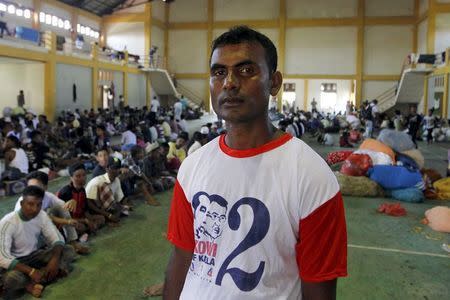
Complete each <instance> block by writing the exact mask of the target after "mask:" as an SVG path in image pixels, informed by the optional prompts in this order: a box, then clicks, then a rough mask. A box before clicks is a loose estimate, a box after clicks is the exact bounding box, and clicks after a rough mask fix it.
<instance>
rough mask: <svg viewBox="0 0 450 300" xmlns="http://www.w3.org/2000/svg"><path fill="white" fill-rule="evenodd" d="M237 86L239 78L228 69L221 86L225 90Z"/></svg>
mask: <svg viewBox="0 0 450 300" xmlns="http://www.w3.org/2000/svg"><path fill="white" fill-rule="evenodd" d="M238 87H239V80H238V78H237V76H236V75H235V74H234V72H233V71H229V72H228V74H227V77H225V81H224V83H223V88H224V89H225V90H232V89H236V88H238Z"/></svg>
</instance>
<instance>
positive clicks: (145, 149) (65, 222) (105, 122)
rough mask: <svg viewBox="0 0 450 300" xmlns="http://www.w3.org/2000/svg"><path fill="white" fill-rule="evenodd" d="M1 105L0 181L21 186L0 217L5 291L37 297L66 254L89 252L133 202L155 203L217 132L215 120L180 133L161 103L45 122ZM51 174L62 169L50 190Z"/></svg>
mask: <svg viewBox="0 0 450 300" xmlns="http://www.w3.org/2000/svg"><path fill="white" fill-rule="evenodd" d="M3 113H4V114H3V118H1V119H0V129H1V143H0V144H1V149H0V150H1V151H0V156H2V157H3V158H4V160H5V165H6V169H5V171H4V172H3V174H2V183H3V181H4V180H15V179H19V178H23V179H24V180H25V181H26V185H27V187H26V188H25V190H24V192H23V193H22V195H20V197H19V196H17V197H18V200H17V203H16V206H15V209H14V212H11V213H9V214H7V215H6V216H3V218H2V220H1V221H0V232H1V234H0V243H1V244H0V247H1V248H2V249H3V251H0V272H1V273H2V285H3V290H4V294H3V295H4V296H5V297H6V298H11V297H15V295H20V293H21V292H24V291H26V292H29V293H30V294H32V295H33V296H36V297H38V296H40V295H41V293H42V291H43V290H44V288H45V286H46V285H47V284H49V283H51V282H53V281H55V280H57V279H58V278H61V277H64V276H67V275H68V273H69V272H70V270H71V269H72V267H71V266H70V265H71V262H72V260H73V259H74V257H75V253H77V254H79V255H88V254H89V253H90V251H91V249H90V247H89V246H87V243H86V241H87V240H88V239H89V238H90V236H92V235H93V234H96V232H97V231H98V230H100V229H101V228H102V227H104V226H109V227H116V226H120V224H121V219H122V218H124V217H126V216H130V215H132V214H133V209H134V207H135V206H134V204H133V202H135V201H136V200H138V199H142V198H143V200H144V201H145V203H147V204H149V205H154V206H157V205H160V202H159V201H158V200H157V193H158V192H163V191H167V190H170V189H171V188H173V186H174V184H175V178H176V174H177V170H178V168H179V166H180V165H181V162H182V161H183V160H184V159H185V158H186V156H187V155H192V154H193V153H194V152H195V151H196V150H198V149H199V148H200V147H201V146H202V145H204V144H205V143H207V142H208V141H210V140H212V139H214V138H216V137H217V136H218V135H219V134H220V133H221V132H223V128H222V124H221V123H217V124H216V123H214V124H213V123H208V124H205V125H204V126H203V127H201V128H200V129H199V131H196V132H195V133H194V134H193V136H192V138H190V137H189V134H188V132H186V123H185V118H184V114H182V115H181V116H180V120H178V119H177V118H174V117H173V112H172V111H171V110H164V109H161V108H158V109H157V110H149V109H147V107H143V108H142V109H133V108H130V107H124V108H123V109H121V110H115V111H111V110H108V109H105V110H104V109H99V110H98V111H94V110H93V109H92V110H85V111H80V110H75V111H73V112H71V111H63V112H61V114H60V115H59V116H58V117H57V118H56V120H55V121H54V122H49V121H48V120H47V118H46V117H45V116H44V115H40V116H36V115H35V114H34V113H33V111H26V110H24V111H20V113H14V110H13V109H8V108H7V109H5V110H4V112H3ZM183 113H184V112H183ZM58 173H59V175H61V176H68V177H67V181H66V183H65V184H64V185H63V187H61V188H60V189H59V191H58V192H56V193H54V194H53V193H51V192H49V191H47V187H48V184H49V180H50V179H52V178H53V177H55V176H58V175H57V174H58ZM91 173H92V174H91ZM32 224H34V225H32ZM37 225H39V226H37ZM31 226H37V227H36V228H33V229H32V230H31V229H30V227H31ZM37 231H40V232H39V234H38V232H37ZM40 234H42V235H43V236H44V237H45V241H43V240H41V239H38V238H36V237H37V236H39V235H40Z"/></svg>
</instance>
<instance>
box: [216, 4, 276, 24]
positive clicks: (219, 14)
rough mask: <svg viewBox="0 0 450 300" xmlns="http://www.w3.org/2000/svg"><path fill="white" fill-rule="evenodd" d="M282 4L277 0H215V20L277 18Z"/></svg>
mask: <svg viewBox="0 0 450 300" xmlns="http://www.w3.org/2000/svg"><path fill="white" fill-rule="evenodd" d="M279 11H280V5H279V3H278V1H276V0H246V1H242V0H215V1H214V20H215V21H228V20H263V19H277V18H278V15H279Z"/></svg>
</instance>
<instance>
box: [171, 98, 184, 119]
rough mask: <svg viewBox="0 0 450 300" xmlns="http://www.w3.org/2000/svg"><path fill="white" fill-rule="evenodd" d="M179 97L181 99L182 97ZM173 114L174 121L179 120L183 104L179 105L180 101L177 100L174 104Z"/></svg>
mask: <svg viewBox="0 0 450 300" xmlns="http://www.w3.org/2000/svg"><path fill="white" fill-rule="evenodd" d="M181 97H183V95H182V96H181ZM173 112H174V116H175V120H180V119H181V114H182V113H183V104H182V103H181V101H180V99H177V102H175V103H174V105H173Z"/></svg>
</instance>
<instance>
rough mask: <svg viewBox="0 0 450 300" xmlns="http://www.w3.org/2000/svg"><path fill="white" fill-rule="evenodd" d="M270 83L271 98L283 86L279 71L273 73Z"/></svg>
mask: <svg viewBox="0 0 450 300" xmlns="http://www.w3.org/2000/svg"><path fill="white" fill-rule="evenodd" d="M271 82H272V86H271V87H270V94H271V95H272V96H276V95H277V94H278V91H279V90H280V88H281V85H282V84H283V75H281V72H280V71H276V72H275V73H273V75H272V80H271Z"/></svg>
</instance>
